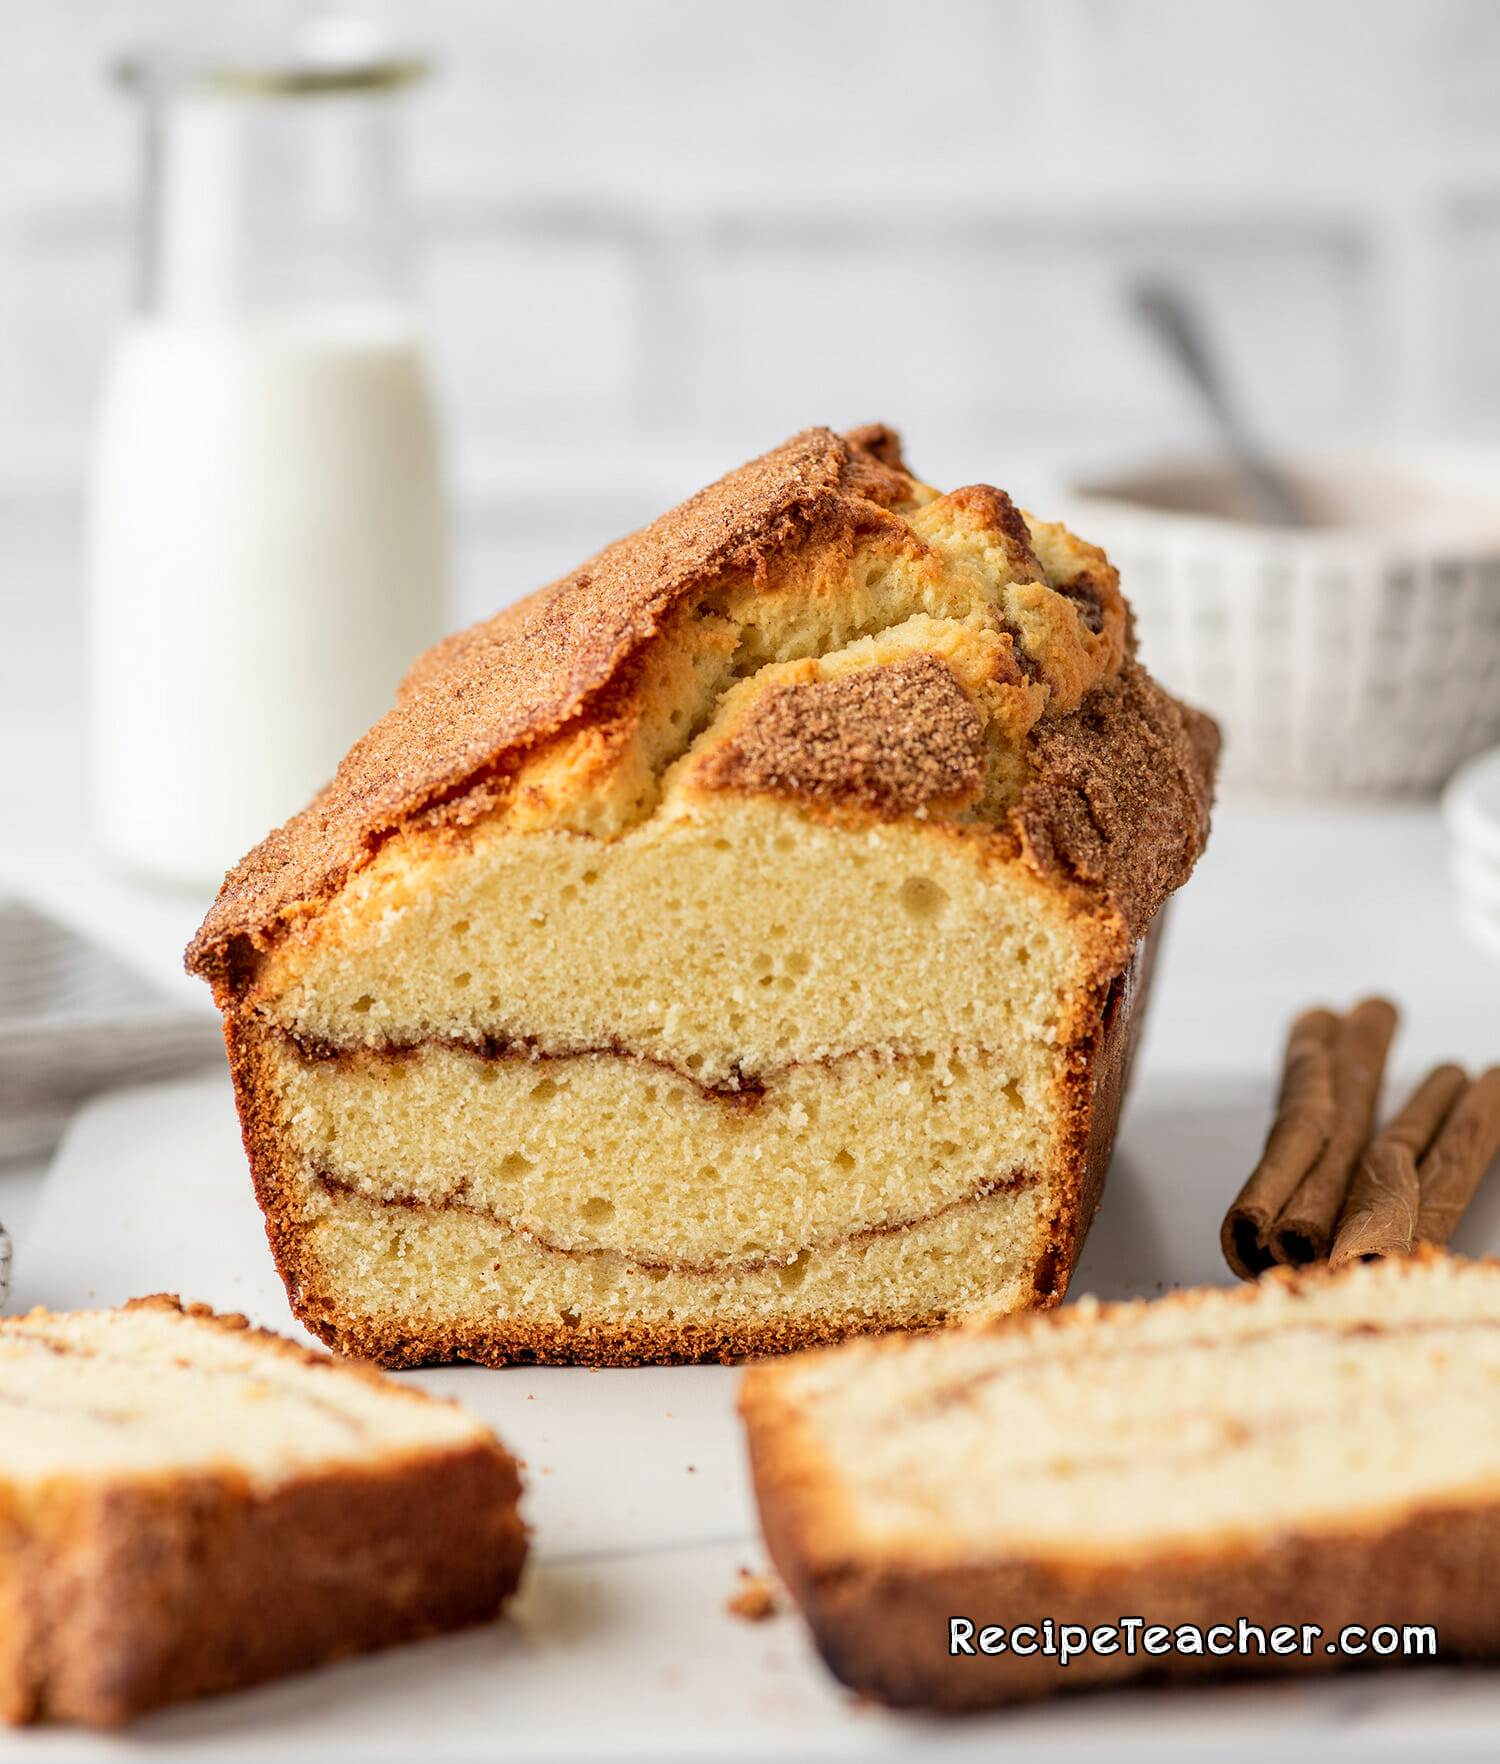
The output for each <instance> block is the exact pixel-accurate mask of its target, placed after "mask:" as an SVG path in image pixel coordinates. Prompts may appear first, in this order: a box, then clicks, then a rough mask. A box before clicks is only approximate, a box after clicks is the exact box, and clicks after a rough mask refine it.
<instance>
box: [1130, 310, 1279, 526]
mask: <svg viewBox="0 0 1500 1764" xmlns="http://www.w3.org/2000/svg"><path fill="white" fill-rule="evenodd" d="M1130 299H1131V304H1132V306H1133V307H1134V308H1135V312H1136V316H1137V317H1138V318H1140V319H1141V320H1142V321H1143V322H1144V323H1145V324H1146V325H1147V326H1148V327H1149V328H1150V329H1151V330H1152V331H1153V332H1154V333H1155V334H1156V337H1157V340H1158V341H1159V342H1160V343H1161V345H1162V347H1163V348H1164V349H1165V350H1166V352H1167V354H1168V355H1170V356H1171V358H1172V360H1173V361H1174V362H1175V363H1176V364H1177V367H1178V368H1179V369H1180V370H1181V372H1182V375H1183V378H1184V379H1186V380H1187V381H1188V382H1189V383H1190V384H1191V385H1192V387H1193V389H1194V391H1195V392H1196V393H1197V394H1198V397H1199V400H1200V401H1201V403H1202V405H1203V408H1204V409H1205V410H1206V411H1207V412H1208V414H1209V416H1210V417H1211V418H1212V419H1213V423H1214V426H1215V428H1216V429H1217V430H1218V432H1219V438H1220V440H1221V441H1222V442H1223V445H1224V450H1225V452H1226V453H1227V454H1228V455H1229V458H1230V460H1231V461H1232V462H1233V464H1234V467H1235V470H1236V471H1237V472H1238V473H1239V475H1240V477H1241V479H1242V480H1243V481H1244V485H1245V489H1246V490H1247V491H1248V492H1249V495H1250V499H1251V505H1252V507H1253V508H1254V510H1255V515H1256V518H1257V520H1259V521H1261V522H1263V523H1264V524H1265V525H1266V526H1270V527H1309V526H1311V525H1312V520H1311V517H1310V516H1309V515H1308V512H1307V509H1306V507H1305V506H1304V504H1303V501H1302V498H1301V496H1300V494H1299V493H1298V492H1297V490H1296V489H1295V488H1294V487H1293V485H1292V484H1291V483H1290V482H1289V480H1288V479H1287V476H1286V474H1285V473H1284V472H1283V471H1282V470H1281V468H1280V467H1279V466H1277V465H1275V464H1273V462H1272V461H1271V460H1270V459H1269V458H1268V457H1267V455H1266V454H1265V452H1264V451H1263V450H1262V448H1261V446H1260V444H1259V443H1258V442H1257V441H1256V440H1255V438H1254V436H1253V435H1252V433H1251V431H1250V429H1249V427H1248V426H1247V424H1246V423H1245V421H1244V419H1243V417H1242V416H1241V415H1240V412H1239V411H1238V410H1237V409H1236V407H1235V403H1234V400H1233V399H1232V398H1231V397H1230V396H1229V393H1228V392H1227V391H1226V390H1225V386H1224V381H1223V378H1222V377H1221V375H1220V373H1219V369H1218V364H1217V363H1216V362H1215V360H1214V357H1213V351H1212V349H1211V348H1210V347H1209V344H1208V340H1207V337H1206V335H1205V332H1204V328H1203V323H1202V320H1201V318H1200V316H1199V313H1198V311H1197V309H1196V308H1195V306H1194V305H1193V303H1192V301H1191V300H1190V299H1189V298H1188V297H1187V295H1185V294H1184V293H1183V292H1182V290H1181V289H1180V288H1175V287H1173V286H1172V285H1171V283H1169V282H1156V281H1140V282H1137V283H1136V284H1135V285H1134V286H1133V287H1132V289H1131V291H1130Z"/></svg>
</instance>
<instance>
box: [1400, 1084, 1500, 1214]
mask: <svg viewBox="0 0 1500 1764" xmlns="http://www.w3.org/2000/svg"><path fill="white" fill-rule="evenodd" d="M1497 1151H1500V1066H1491V1067H1490V1069H1489V1071H1488V1072H1486V1073H1484V1074H1483V1075H1482V1076H1481V1077H1479V1078H1476V1079H1475V1080H1474V1082H1473V1083H1472V1084H1471V1085H1470V1086H1469V1088H1468V1089H1467V1090H1466V1091H1465V1092H1464V1094H1463V1095H1462V1096H1461V1097H1460V1098H1459V1099H1458V1101H1457V1102H1456V1103H1455V1104H1454V1105H1453V1109H1452V1112H1451V1113H1450V1114H1449V1116H1448V1118H1447V1120H1446V1121H1444V1123H1443V1125H1442V1128H1441V1130H1440V1131H1439V1133H1438V1136H1437V1138H1436V1139H1435V1140H1434V1141H1433V1142H1432V1147H1431V1149H1430V1150H1429V1151H1428V1153H1427V1156H1426V1157H1425V1158H1423V1159H1422V1162H1421V1164H1420V1165H1419V1166H1418V1168H1417V1179H1418V1184H1419V1192H1420V1205H1419V1207H1418V1211H1417V1226H1416V1231H1415V1232H1414V1234H1413V1240H1414V1242H1416V1243H1435V1244H1439V1245H1442V1244H1445V1243H1447V1241H1448V1239H1449V1238H1450V1237H1451V1236H1452V1235H1453V1232H1454V1230H1455V1228H1456V1227H1457V1225H1458V1222H1459V1220H1460V1219H1461V1218H1462V1217H1463V1214H1464V1208H1465V1207H1467V1206H1468V1204H1469V1202H1470V1201H1471V1200H1473V1198H1474V1192H1475V1190H1476V1189H1477V1188H1478V1187H1479V1184H1480V1182H1481V1181H1482V1180H1483V1177H1484V1173H1485V1171H1486V1170H1488V1169H1489V1167H1490V1164H1491V1163H1492V1162H1493V1160H1494V1157H1495V1153H1496V1152H1497Z"/></svg>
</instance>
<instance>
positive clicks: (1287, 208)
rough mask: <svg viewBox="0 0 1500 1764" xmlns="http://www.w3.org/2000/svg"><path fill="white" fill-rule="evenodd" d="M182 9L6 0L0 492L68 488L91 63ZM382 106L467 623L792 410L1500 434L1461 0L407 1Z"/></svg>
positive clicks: (1475, 51)
mask: <svg viewBox="0 0 1500 1764" xmlns="http://www.w3.org/2000/svg"><path fill="white" fill-rule="evenodd" d="M209 10H211V9H210V8H209V7H207V6H206V5H205V4H204V3H203V0H198V3H197V4H189V3H188V0H170V3H168V0H158V3H155V4H152V3H150V0H0V33H3V40H0V494H6V495H9V496H11V497H13V498H14V497H23V496H50V497H58V496H63V497H66V496H69V495H71V494H73V493H74V492H75V491H76V488H77V485H78V483H79V481H80V476H81V470H82V462H83V459H84V457H85V448H86V439H87V434H88V429H89V421H90V412H91V407H92V400H93V396H94V392H95V388H96V383H97V377H98V372H99V364H100V359H101V354H102V350H103V347H104V344H105V340H106V338H107V336H108V333H109V329H110V326H111V323H112V321H113V319H114V318H115V317H116V315H117V314H118V313H119V312H120V311H121V309H122V305H123V303H124V301H125V299H126V295H127V288H128V283H129V276H128V268H127V257H128V247H129V238H130V223H129V215H130V203H131V197H132V192H133V187H134V180H135V175H136V169H137V158H136V156H137V147H138V143H137V140H136V136H135V132H134V120H135V119H134V117H133V114H132V111H131V109H130V104H129V101H128V100H126V99H125V98H123V97H121V96H119V95H117V94H116V93H114V92H112V91H111V90H110V88H109V85H108V82H107V80H106V78H105V72H104V69H105V66H106V64H107V62H108V60H109V58H110V56H111V55H112V54H113V53H115V52H117V51H118V50H120V49H121V48H123V47H126V46H129V45H131V44H134V43H137V42H139V41H140V40H142V39H150V38H160V37H163V36H170V35H171V33H172V31H173V29H174V27H176V26H179V25H180V24H181V23H182V22H183V21H184V20H185V19H188V18H192V19H194V20H196V21H200V22H201V20H202V19H203V17H204V14H205V12H206V11H209ZM380 11H381V14H382V16H384V17H385V18H386V20H387V21H388V22H389V23H390V24H391V26H392V27H393V28H394V30H395V31H396V32H397V33H398V34H401V35H404V36H405V37H407V38H409V39H410V40H413V41H416V42H419V43H424V44H427V45H429V46H430V47H431V48H432V49H433V50H434V51H435V53H436V55H437V58H438V60H439V63H440V66H441V72H440V75H439V77H438V78H437V79H435V80H434V81H433V82H432V84H431V85H430V86H429V87H428V88H427V89H426V90H425V91H424V92H423V93H422V94H421V96H420V97H418V98H417V99H416V100H415V101H414V103H413V105H412V109H411V115H410V128H411V158H412V175H413V185H414V191H415V196H416V213H417V217H418V221H419V226H420V232H421V239H422V244H423V253H424V266H425V275H424V281H425V287H426V296H427V304H428V308H429V312H430V316H431V325H432V335H433V338H434V345H435V350H436V355H437V361H438V369H439V375H440V384H441V388H442V395H443V400H444V407H445V414H446V417H447V421H448V425H449V434H450V445H451V457H452V462H453V475H454V480H455V485H456V488H457V496H458V501H459V504H460V511H461V514H462V517H463V519H462V531H463V534H464V536H465V543H464V547H463V558H464V590H463V595H462V602H463V610H465V611H468V612H474V611H478V610H481V609H482V608H484V607H487V606H489V605H491V604H493V603H494V602H495V601H496V600H497V599H499V598H503V597H505V596H507V595H508V594H509V593H511V592H513V591H515V590H516V589H518V588H520V587H522V586H525V585H528V583H529V582H530V581H531V580H534V579H536V578H537V577H538V576H541V575H544V574H547V573H552V572H553V571H555V570H557V569H560V568H562V567H564V566H566V565H567V564H568V563H570V562H571V561H574V554H575V553H576V552H577V551H578V550H579V549H580V548H581V547H586V546H589V545H592V544H593V543H595V542H596V541H599V540H602V539H603V538H605V537H608V536H609V535H610V534H611V533H612V532H613V531H615V530H617V529H618V528H619V527H620V526H622V525H624V524H627V523H628V522H631V521H633V520H635V519H637V518H639V517H643V516H645V515H647V514H649V513H650V512H652V510H653V508H654V507H655V506H656V505H657V504H658V503H659V502H660V501H661V500H662V498H663V497H665V496H669V495H671V494H674V493H675V492H677V491H679V490H683V489H686V488H689V487H691V485H692V484H693V482H695V481H696V480H697V479H699V478H700V477H701V476H702V474H703V473H704V472H705V471H707V470H709V469H711V468H713V467H716V466H718V465H721V464H727V463H729V462H730V461H731V460H733V459H734V458H737V457H742V456H743V455H745V454H746V453H748V452H750V451H754V450H756V449H757V448H758V447H760V446H761V445H763V444H766V443H768V442H770V441H772V440H775V439H777V438H779V437H780V436H781V435H782V434H784V433H786V432H788V431H790V430H791V429H794V428H796V427H799V426H801V425H802V424H803V423H805V422H808V421H815V420H827V421H833V422H845V421H854V420H859V419H863V418H866V417H870V416H876V415H879V416H883V417H886V418H888V419H889V420H892V421H895V422H898V423H899V424H901V425H902V426H903V427H904V428H905V429H906V430H907V431H908V433H909V435H910V436H911V437H912V440H913V444H914V452H915V455H916V457H917V459H918V461H919V463H920V464H921V466H922V468H923V469H924V470H925V471H927V472H928V473H929V474H930V475H932V476H934V477H939V478H942V477H949V476H953V475H955V474H957V475H959V476H966V477H973V476H975V475H987V476H992V477H995V478H998V479H999V480H1000V481H1010V482H1012V483H1013V484H1016V485H1018V486H1019V487H1020V488H1021V489H1022V490H1023V491H1024V490H1025V488H1026V485H1027V482H1028V481H1029V480H1032V479H1036V478H1038V477H1040V476H1041V475H1042V474H1043V472H1044V470H1045V472H1046V473H1047V475H1049V476H1050V475H1051V474H1052V471H1053V469H1054V468H1055V467H1057V466H1058V465H1059V464H1066V462H1068V461H1069V460H1077V459H1087V458H1093V457H1097V456H1099V455H1101V454H1114V453H1115V452H1117V451H1118V450H1119V449H1121V448H1124V447H1127V446H1130V447H1133V446H1155V445H1160V444H1165V443H1172V442H1178V441H1183V440H1191V439H1192V438H1194V437H1195V436H1196V435H1197V434H1198V433H1199V431H1198V428H1197V421H1196V416H1195V413H1194V411H1193V408H1192V405H1191V402H1190V400H1189V399H1188V397H1187V396H1186V395H1185V394H1184V393H1183V392H1182V390H1181V389H1180V388H1179V387H1178V386H1177V385H1176V384H1175V383H1174V382H1173V380H1172V379H1171V377H1170V375H1169V374H1168V373H1167V372H1166V370H1165V369H1164V367H1163V364H1162V363H1161V361H1160V360H1159V358H1158V356H1157V354H1156V352H1155V349H1154V346H1153V344H1152V342H1151V340H1150V339H1148V338H1147V337H1145V336H1143V335H1142V334H1141V332H1140V331H1139V329H1138V327H1137V325H1136V323H1135V322H1134V321H1133V320H1132V318H1131V316H1130V314H1129V311H1128V308H1127V306H1126V304H1125V301H1124V298H1123V294H1124V289H1125V287H1126V286H1127V285H1128V282H1129V280H1130V278H1131V277H1132V275H1134V274H1136V273H1138V272H1140V271H1143V270H1152V271H1165V272H1169V273H1170V274H1171V276H1172V277H1173V278H1174V279H1177V280H1179V281H1181V282H1182V283H1183V284H1185V285H1186V286H1187V287H1188V288H1189V289H1190V290H1191V291H1192V292H1194V293H1195V294H1197V295H1198V296H1199V297H1200V299H1201V301H1202V304H1203V307H1204V310H1205V313H1206V314H1207V316H1208V318H1209V320H1210V322H1211V324H1212V326H1213V330H1214V334H1215V336H1216V338H1217V340H1218V343H1219V345H1220V347H1221V350H1222V353H1223V357H1224V360H1225V362H1226V364H1227V368H1228V372H1229V376H1230V378H1231V380H1232V382H1233V384H1234V385H1235V387H1236V389H1237V390H1238V391H1239V393H1240V394H1241V395H1242V397H1243V399H1244V401H1245V404H1246V406H1247V408H1248V409H1249V410H1250V411H1251V412H1252V413H1253V415H1254V417H1255V419H1256V420H1257V422H1259V423H1260V424H1261V425H1262V426H1263V427H1264V428H1265V429H1266V431H1267V432H1268V433H1269V434H1271V435H1273V436H1276V437H1278V438H1280V439H1282V440H1284V441H1296V440H1298V439H1315V440H1318V441H1322V440H1325V439H1329V438H1336V437H1339V436H1344V435H1348V434H1351V433H1359V434H1365V433H1370V432H1378V431H1386V430H1390V431H1396V432H1423V433H1441V434H1467V435H1490V434H1493V433H1494V432H1495V431H1496V430H1497V429H1500V321H1497V317H1496V315H1497V313H1500V4H1496V3H1493V0H993V3H989V4H986V3H984V0H916V3H915V4H914V3H913V0H901V3H900V4H894V3H891V0H858V3H851V0H821V3H820V0H758V3H757V4H756V5H754V6H750V7H747V6H744V5H742V4H718V3H714V0H697V3H693V0H548V4H546V5H540V6H539V5H536V4H534V3H532V4H523V3H512V0H423V3H422V4H420V5H417V4H406V5H403V4H400V3H391V4H386V5H385V6H383V7H382V8H380Z"/></svg>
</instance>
